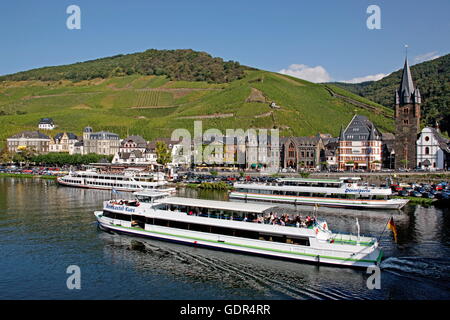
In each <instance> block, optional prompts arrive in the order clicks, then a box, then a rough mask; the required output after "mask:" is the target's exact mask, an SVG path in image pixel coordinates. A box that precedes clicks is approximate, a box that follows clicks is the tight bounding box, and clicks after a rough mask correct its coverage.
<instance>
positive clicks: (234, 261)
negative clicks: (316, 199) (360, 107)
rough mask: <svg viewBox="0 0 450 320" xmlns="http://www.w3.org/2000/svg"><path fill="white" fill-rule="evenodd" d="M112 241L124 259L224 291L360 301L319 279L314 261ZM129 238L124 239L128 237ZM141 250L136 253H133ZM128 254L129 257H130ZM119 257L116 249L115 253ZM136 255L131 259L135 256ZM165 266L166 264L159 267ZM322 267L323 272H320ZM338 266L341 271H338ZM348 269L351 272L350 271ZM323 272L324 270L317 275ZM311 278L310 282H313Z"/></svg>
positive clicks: (358, 297) (158, 244)
mask: <svg viewBox="0 0 450 320" xmlns="http://www.w3.org/2000/svg"><path fill="white" fill-rule="evenodd" d="M113 238H114V239H115V241H114V247H115V249H114V251H116V250H117V247H118V245H119V246H123V247H125V248H126V249H127V250H126V251H128V254H127V255H126V256H127V258H126V259H127V260H128V261H130V260H133V261H134V262H135V263H137V264H139V265H140V267H141V268H142V269H145V270H152V272H155V271H157V272H162V273H164V274H165V275H170V276H172V277H175V278H177V279H179V280H180V279H182V281H189V282H195V283H205V282H206V283H210V284H212V283H215V282H219V283H221V287H222V288H223V289H226V290H227V291H228V292H230V291H231V292H232V293H233V292H234V294H235V295H237V296H238V295H240V294H242V292H247V294H250V295H255V297H261V296H262V297H265V298H267V299H272V298H279V297H282V298H283V299H296V300H308V299H318V300H345V299H361V298H362V297H361V296H359V294H358V293H356V294H355V293H354V292H347V291H346V290H345V289H343V288H340V287H339V286H338V287H330V286H329V285H325V284H324V283H322V281H320V278H321V277H319V270H318V267H317V266H315V265H307V264H297V263H285V262H280V261H276V260H270V259H264V258H257V257H251V256H246V255H240V254H235V253H226V252H221V251H212V250H208V249H201V248H194V247H185V246H179V245H176V244H169V243H162V242H159V241H152V240H147V239H145V240H144V239H139V241H136V240H134V239H130V238H128V237H123V236H120V238H118V237H117V238H116V237H115V236H113ZM127 240H128V241H127ZM130 249H131V251H134V252H135V253H142V254H143V255H140V256H139V257H137V256H135V255H133V254H132V252H130ZM130 253H131V255H130ZM114 255H115V258H117V252H116V253H115V254H114ZM133 256H134V257H133ZM161 266H164V268H161ZM320 268H321V270H320V271H325V273H328V276H327V277H330V279H332V278H334V275H335V273H334V272H336V271H333V270H331V269H332V268H330V270H328V269H326V267H320ZM322 269H323V270H322ZM339 270H340V269H339ZM349 272H350V271H349ZM321 275H323V273H321ZM312 279H313V281H312V282H313V283H314V285H312V284H311V280H312Z"/></svg>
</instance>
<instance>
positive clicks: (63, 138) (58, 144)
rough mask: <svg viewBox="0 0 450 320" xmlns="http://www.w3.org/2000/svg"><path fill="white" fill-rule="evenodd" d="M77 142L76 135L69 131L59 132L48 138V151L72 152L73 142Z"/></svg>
mask: <svg viewBox="0 0 450 320" xmlns="http://www.w3.org/2000/svg"><path fill="white" fill-rule="evenodd" d="M77 142H78V137H77V136H76V135H75V134H73V133H71V132H60V133H58V134H57V135H56V136H55V137H54V138H53V139H51V140H50V146H49V151H50V152H67V153H69V154H73V153H74V148H75V143H77Z"/></svg>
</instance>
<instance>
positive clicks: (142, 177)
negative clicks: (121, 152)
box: [56, 170, 176, 193]
mask: <svg viewBox="0 0 450 320" xmlns="http://www.w3.org/2000/svg"><path fill="white" fill-rule="evenodd" d="M56 181H57V182H58V183H59V184H60V185H64V186H70V187H78V188H88V189H101V190H112V189H114V190H116V191H126V192H136V191H139V190H155V191H160V192H168V193H175V192H176V188H174V187H168V186H167V183H168V182H167V181H166V180H165V179H164V175H163V174H162V173H159V172H135V171H126V172H124V173H120V174H119V173H102V172H97V171H96V170H85V171H75V172H70V173H69V174H68V175H65V176H62V177H58V178H57V179H56Z"/></svg>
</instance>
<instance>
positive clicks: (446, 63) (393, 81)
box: [333, 54, 450, 133]
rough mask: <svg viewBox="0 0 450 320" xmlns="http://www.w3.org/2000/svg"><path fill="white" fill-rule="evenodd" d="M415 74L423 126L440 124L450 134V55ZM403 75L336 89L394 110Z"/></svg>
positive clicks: (423, 65)
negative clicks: (396, 93) (341, 89)
mask: <svg viewBox="0 0 450 320" xmlns="http://www.w3.org/2000/svg"><path fill="white" fill-rule="evenodd" d="M411 73H412V76H413V79H414V81H415V84H416V85H417V86H418V87H419V89H420V92H421V95H422V117H423V125H431V126H434V124H435V123H436V121H438V122H439V124H440V126H441V129H442V130H443V131H447V132H448V133H450V81H449V79H450V54H447V55H445V56H442V57H440V58H437V59H434V60H431V61H426V62H423V63H419V64H416V65H414V66H412V67H411ZM401 74H402V70H397V71H395V72H393V73H391V74H390V75H389V76H387V77H385V78H383V79H381V80H378V81H370V82H363V83H358V84H349V83H333V85H335V86H339V87H341V88H343V89H345V90H348V91H351V92H353V93H355V94H358V95H360V96H362V97H365V98H367V99H369V100H372V101H375V102H377V103H379V104H382V105H384V106H388V107H390V108H393V104H394V93H395V90H397V89H398V86H399V84H400V81H401Z"/></svg>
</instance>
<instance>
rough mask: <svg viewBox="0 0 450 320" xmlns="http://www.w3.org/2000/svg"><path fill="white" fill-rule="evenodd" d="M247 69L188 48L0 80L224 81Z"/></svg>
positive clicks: (81, 63) (155, 51) (33, 72)
mask: <svg viewBox="0 0 450 320" xmlns="http://www.w3.org/2000/svg"><path fill="white" fill-rule="evenodd" d="M245 69H247V68H246V67H244V66H241V65H240V64H239V63H238V62H235V61H224V60H223V59H221V58H214V57H212V56H211V55H209V54H208V53H206V52H198V51H194V50H191V49H183V50H155V49H150V50H147V51H144V52H139V53H132V54H125V55H122V54H121V55H116V56H113V57H107V58H101V59H96V60H90V61H86V62H79V63H74V64H70V65H63V66H56V67H44V68H38V69H33V70H29V71H24V72H19V73H15V74H11V75H5V76H1V77H0V81H5V80H11V81H22V80H41V81H58V80H72V81H82V80H91V79H95V78H109V77H120V76H126V75H133V74H139V75H156V76H163V75H165V76H167V77H168V78H169V79H170V80H176V81H180V80H184V81H207V82H211V83H225V82H231V81H234V80H238V79H241V78H242V77H244V70H245Z"/></svg>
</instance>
